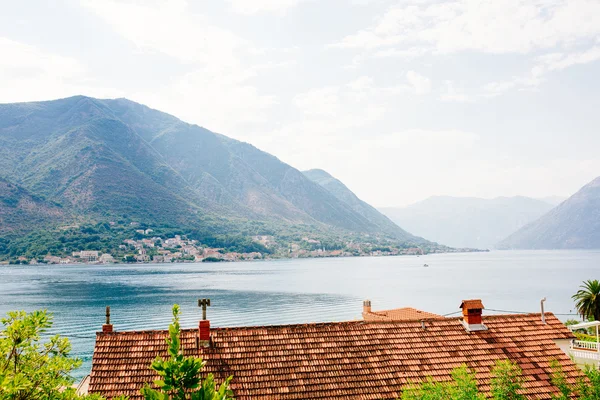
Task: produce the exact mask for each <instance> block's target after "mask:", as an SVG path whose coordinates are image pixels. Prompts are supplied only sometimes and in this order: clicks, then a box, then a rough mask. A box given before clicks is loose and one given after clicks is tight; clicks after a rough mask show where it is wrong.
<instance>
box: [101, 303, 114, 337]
mask: <svg viewBox="0 0 600 400" xmlns="http://www.w3.org/2000/svg"><path fill="white" fill-rule="evenodd" d="M112 331H113V326H112V324H111V323H110V307H109V306H106V323H105V324H104V325H102V333H111V332H112Z"/></svg>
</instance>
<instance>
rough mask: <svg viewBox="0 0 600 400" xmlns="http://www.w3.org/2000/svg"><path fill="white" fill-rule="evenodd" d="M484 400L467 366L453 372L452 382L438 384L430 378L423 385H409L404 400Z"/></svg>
mask: <svg viewBox="0 0 600 400" xmlns="http://www.w3.org/2000/svg"><path fill="white" fill-rule="evenodd" d="M441 399H445V400H484V399H485V397H484V396H483V395H482V394H481V393H479V390H478V388H477V380H476V379H475V374H474V373H473V372H472V371H470V370H469V369H468V368H467V366H466V365H463V366H461V367H460V368H456V369H454V370H453V371H452V381H450V382H436V381H434V380H432V379H431V378H428V379H427V380H426V381H425V382H423V383H422V384H421V385H409V386H408V387H407V388H406V389H404V392H403V393H402V400H441Z"/></svg>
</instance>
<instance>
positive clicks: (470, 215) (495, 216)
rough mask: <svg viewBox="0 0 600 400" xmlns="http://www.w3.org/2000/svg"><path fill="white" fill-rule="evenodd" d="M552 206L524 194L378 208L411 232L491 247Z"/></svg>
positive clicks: (458, 244) (438, 198)
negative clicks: (522, 195) (520, 195)
mask: <svg viewBox="0 0 600 400" xmlns="http://www.w3.org/2000/svg"><path fill="white" fill-rule="evenodd" d="M551 208H552V205H551V204H548V203H546V202H543V201H540V200H536V199H531V198H527V197H498V198H495V199H480V198H472V197H449V196H435V197H430V198H428V199H426V200H423V201H421V202H418V203H415V204H413V205H410V206H407V207H403V208H393V207H387V208H385V207H384V208H380V211H381V212H382V213H383V214H385V215H387V216H388V217H389V218H390V219H391V220H392V221H394V222H395V223H396V224H398V225H400V226H402V227H404V228H405V229H407V230H408V231H410V232H412V233H414V234H415V235H419V236H423V237H427V238H428V239H430V240H433V241H435V242H438V243H444V244H446V245H448V246H453V247H473V248H479V249H491V248H493V247H495V245H496V243H498V242H499V241H500V240H502V239H503V238H505V237H506V236H507V235H509V234H510V233H511V232H514V231H515V230H517V229H519V228H520V227H522V226H524V225H525V224H527V223H528V222H531V221H533V220H535V219H537V218H538V217H540V216H541V215H543V214H544V213H546V212H547V211H549V210H550V209H551Z"/></svg>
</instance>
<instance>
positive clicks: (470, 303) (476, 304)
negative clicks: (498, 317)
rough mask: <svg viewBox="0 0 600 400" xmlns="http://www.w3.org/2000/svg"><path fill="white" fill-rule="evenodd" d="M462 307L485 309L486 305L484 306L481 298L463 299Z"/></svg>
mask: <svg viewBox="0 0 600 400" xmlns="http://www.w3.org/2000/svg"><path fill="white" fill-rule="evenodd" d="M460 308H466V309H471V308H478V309H484V308H485V307H483V303H482V302H481V300H479V299H473V300H463V301H462V303H461V304H460Z"/></svg>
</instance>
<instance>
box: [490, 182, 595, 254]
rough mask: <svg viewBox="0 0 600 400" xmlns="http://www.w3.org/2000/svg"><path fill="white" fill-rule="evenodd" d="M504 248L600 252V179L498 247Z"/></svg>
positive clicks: (509, 237)
mask: <svg viewBox="0 0 600 400" xmlns="http://www.w3.org/2000/svg"><path fill="white" fill-rule="evenodd" d="M498 247H499V248H503V249H599V248H600V177H598V178H596V179H594V180H593V181H592V182H590V183H588V184H587V185H585V186H584V187H583V188H581V189H580V190H579V191H578V192H577V193H575V194H574V195H573V196H571V197H569V198H568V199H567V200H565V201H564V202H562V203H560V204H559V205H558V206H556V207H555V208H553V209H552V210H550V211H549V212H548V213H546V214H544V215H543V216H542V217H541V218H539V219H537V220H536V221H533V222H531V223H530V224H527V225H526V226H524V227H523V228H521V229H519V230H518V231H516V232H515V233H513V234H512V235H510V236H508V237H507V238H506V239H504V240H503V241H502V242H500V243H499V245H498Z"/></svg>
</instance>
